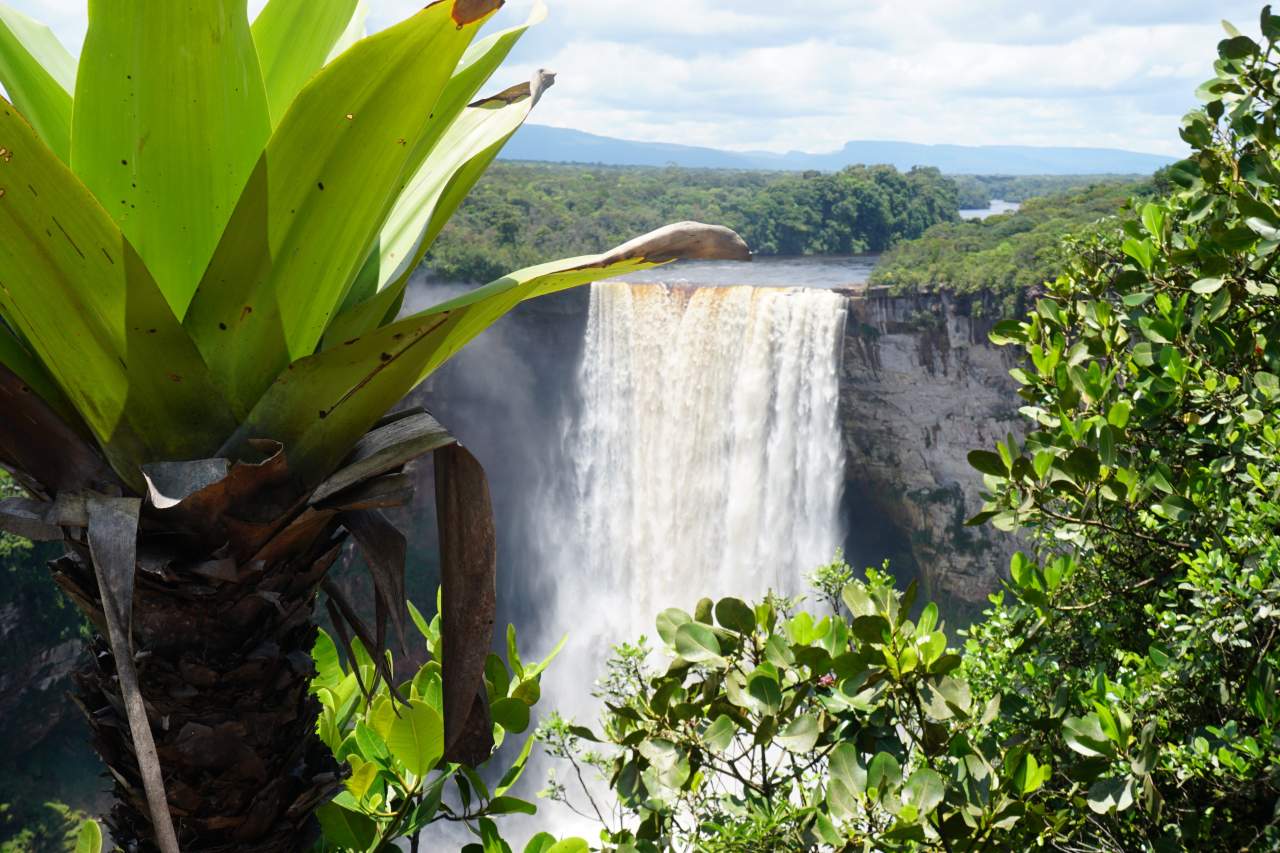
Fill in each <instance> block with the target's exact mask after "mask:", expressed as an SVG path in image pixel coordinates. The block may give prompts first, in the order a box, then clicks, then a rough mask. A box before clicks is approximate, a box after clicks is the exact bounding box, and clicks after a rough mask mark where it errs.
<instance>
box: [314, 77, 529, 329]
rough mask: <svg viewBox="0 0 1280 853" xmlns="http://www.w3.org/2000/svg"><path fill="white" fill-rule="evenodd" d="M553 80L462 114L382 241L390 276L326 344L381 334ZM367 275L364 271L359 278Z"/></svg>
mask: <svg viewBox="0 0 1280 853" xmlns="http://www.w3.org/2000/svg"><path fill="white" fill-rule="evenodd" d="M553 79H554V78H553V77H551V76H550V75H547V74H544V73H541V72H540V73H539V76H538V77H537V78H535V80H534V81H533V82H532V83H525V84H522V85H520V86H514V87H512V88H510V89H508V90H506V91H505V92H502V93H500V94H498V95H496V96H494V97H492V98H487V99H485V100H484V101H480V102H478V103H476V104H474V105H472V106H471V107H469V108H467V109H465V110H463V112H462V115H460V116H458V119H457V120H456V121H455V122H454V123H453V124H452V125H451V126H450V127H449V132H448V133H446V134H445V135H444V138H443V139H442V140H441V141H440V145H439V147H438V149H437V150H438V154H437V155H434V156H432V157H431V158H430V159H429V160H428V161H427V162H426V163H425V164H424V165H423V166H422V168H420V169H419V170H418V173H417V174H416V175H414V176H413V180H411V181H410V182H409V185H408V186H407V187H405V190H404V192H403V193H402V194H401V195H400V199H399V200H398V201H397V202H396V206H395V209H394V210H393V211H392V212H391V216H390V217H389V218H388V219H387V224H386V226H385V227H384V228H383V229H382V236H381V238H380V239H379V244H378V245H379V253H380V256H379V273H380V275H381V276H386V277H388V278H393V279H394V280H393V281H392V282H391V284H390V286H387V287H382V286H381V285H382V284H384V283H385V280H384V281H383V282H380V283H379V287H380V288H381V289H380V290H379V291H378V292H377V293H375V294H373V295H372V296H370V297H369V298H368V299H366V300H365V301H363V302H361V303H360V304H358V305H354V306H352V307H351V308H348V309H347V310H345V311H343V312H342V313H341V314H339V315H338V316H337V317H335V318H334V320H333V323H332V324H331V325H330V328H329V331H328V332H327V333H326V334H325V343H326V345H329V344H332V343H335V342H342V341H346V340H350V339H351V338H354V337H358V336H360V335H363V334H364V333H365V332H367V331H369V330H370V329H374V328H377V327H378V326H379V325H381V324H382V323H383V322H384V320H386V319H387V315H388V314H390V313H391V311H392V310H393V308H394V306H395V305H396V304H398V302H399V300H400V298H401V296H402V295H403V294H404V289H405V287H407V286H408V284H409V277H410V275H412V273H413V270H414V269H415V268H416V267H417V266H418V264H419V263H421V262H422V258H423V256H424V255H426V253H427V249H428V248H430V246H431V244H432V243H434V242H435V239H436V237H438V236H439V235H440V231H441V230H442V229H443V228H444V226H445V223H447V222H448V221H449V218H450V217H451V216H453V214H454V212H455V211H456V210H457V209H458V205H460V204H461V203H462V200H463V199H464V198H466V196H467V193H469V192H470V191H471V188H472V187H474V186H475V184H476V181H478V180H480V177H481V176H482V175H483V174H484V172H485V170H486V169H488V168H489V165H490V164H491V163H492V162H493V160H494V158H496V157H497V156H498V152H499V151H501V150H502V147H503V146H504V145H506V144H507V141H508V140H509V139H510V138H511V137H512V136H513V135H514V134H515V132H516V131H517V130H518V129H519V128H520V125H522V124H523V123H524V121H525V119H526V118H528V116H529V113H530V112H531V111H532V110H533V107H534V106H535V105H536V104H537V102H538V98H539V97H540V96H541V94H542V91H543V90H544V89H545V88H546V87H547V86H548V85H550V82H551V80H553ZM362 274H363V273H362Z"/></svg>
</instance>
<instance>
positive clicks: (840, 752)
mask: <svg viewBox="0 0 1280 853" xmlns="http://www.w3.org/2000/svg"><path fill="white" fill-rule="evenodd" d="M827 766H828V767H829V768H830V773H831V778H832V780H833V781H838V782H841V783H843V784H844V785H846V786H847V787H848V788H849V790H850V791H851V792H853V793H854V794H863V793H865V792H866V790H867V768H866V766H865V765H864V764H863V763H862V762H861V761H860V760H859V758H858V750H857V748H856V747H854V745H853V744H852V743H848V742H844V743H841V744H839V745H838V746H836V748H835V749H833V750H832V751H831V758H830V759H829V761H828V765H827Z"/></svg>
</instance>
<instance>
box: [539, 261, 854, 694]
mask: <svg viewBox="0 0 1280 853" xmlns="http://www.w3.org/2000/svg"><path fill="white" fill-rule="evenodd" d="M845 316H846V299H845V297H843V296H841V295H839V294H837V293H832V292H830V291H824V290H812V289H798V288H797V289H781V288H756V287H697V288H690V287H672V286H668V285H634V284H618V283H610V284H597V285H594V287H593V290H592V294H591V311H590V316H589V319H588V323H587V331H586V341H585V347H584V352H583V359H582V365H581V367H580V369H579V374H578V395H579V397H580V400H579V407H578V411H577V412H576V414H575V416H574V417H572V418H571V419H570V421H571V422H570V423H569V425H568V427H567V429H566V434H565V442H564V449H563V452H564V458H565V460H566V463H565V464H566V466H568V467H567V468H566V469H561V471H562V474H561V476H562V478H563V479H561V480H560V482H558V483H557V484H556V486H555V487H554V489H553V491H554V492H555V493H556V495H555V497H554V498H553V499H551V500H548V501H547V502H546V506H547V508H548V510H549V513H548V516H547V519H546V521H547V523H546V525H544V526H543V529H544V531H545V532H546V533H547V534H548V536H549V537H551V538H554V540H555V541H554V543H551V548H550V551H549V553H548V554H547V555H546V558H545V559H544V564H543V565H544V570H545V571H546V572H547V573H548V574H549V575H550V576H551V577H553V578H554V585H555V593H554V596H553V597H552V605H551V612H550V613H547V614H545V616H546V620H545V624H547V625H548V626H549V627H550V628H551V630H553V631H568V632H569V646H568V648H567V649H566V653H565V659H562V660H561V661H557V663H556V665H555V666H553V667H552V670H551V672H550V673H549V677H550V678H552V679H555V680H559V679H558V678H557V675H556V673H559V675H560V677H563V678H564V679H565V687H566V690H565V691H564V692H562V691H559V690H552V691H550V692H549V695H551V696H554V697H556V699H557V700H558V701H563V699H566V698H568V697H570V696H574V695H576V694H581V693H582V692H583V691H582V687H583V682H584V680H585V679H586V678H587V677H592V678H593V677H594V676H595V675H596V674H598V673H599V672H600V669H601V665H602V663H603V660H604V657H605V656H606V655H607V652H608V649H609V647H610V646H611V645H613V644H615V643H618V642H622V641H624V640H634V639H635V638H636V637H637V636H638V635H639V634H641V633H644V634H647V635H648V636H650V637H652V636H653V634H654V629H653V619H654V617H655V616H656V615H657V613H658V612H660V611H661V610H663V609H664V608H667V607H672V606H678V607H683V608H685V609H689V610H691V609H692V607H693V605H694V603H695V602H696V600H697V599H698V598H699V597H701V596H711V597H713V598H715V597H720V596H725V595H734V596H738V597H741V598H746V599H751V598H758V597H760V596H762V595H763V594H764V593H765V592H766V591H767V590H769V589H773V590H775V591H778V592H782V593H796V592H798V591H799V590H800V589H801V586H802V584H803V578H804V575H805V574H806V573H807V572H809V571H811V570H812V569H813V568H815V567H817V566H818V565H820V564H822V563H825V562H827V561H829V560H830V559H831V556H832V554H833V553H834V552H835V550H836V548H837V547H839V545H840V544H841V542H842V541H843V531H842V529H841V524H840V520H839V509H840V498H841V485H842V482H843V451H842V446H841V440H840V429H839V423H838V411H837V410H838V402H839V373H840V353H841V350H842V338H843V334H844V325H845ZM571 683H572V687H573V689H569V687H570V684H571ZM565 710H569V711H578V710H579V709H578V708H566V709H565ZM581 710H584V711H585V710H586V708H582V709H581Z"/></svg>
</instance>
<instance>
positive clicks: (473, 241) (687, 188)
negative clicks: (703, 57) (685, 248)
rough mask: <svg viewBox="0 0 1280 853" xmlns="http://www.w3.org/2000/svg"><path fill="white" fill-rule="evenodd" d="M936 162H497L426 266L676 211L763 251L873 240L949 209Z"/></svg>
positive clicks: (471, 272)
mask: <svg viewBox="0 0 1280 853" xmlns="http://www.w3.org/2000/svg"><path fill="white" fill-rule="evenodd" d="M958 209H959V208H958V200H957V194H956V188H955V185H954V184H953V183H952V182H951V181H950V179H948V178H945V177H943V176H942V174H941V173H939V172H938V171H937V170H936V169H913V170H911V171H910V172H905V173H904V172H898V171H897V170H896V169H894V168H892V167H890V166H869V167H868V166H851V167H849V168H847V169H844V170H842V171H840V172H835V173H827V172H805V173H794V172H749V171H741V172H738V171H723V170H711V169H675V168H671V169H647V168H622V167H607V166H560V165H548V164H532V163H497V164H495V165H494V166H493V167H492V168H491V169H490V171H489V174H488V175H486V177H485V178H484V179H482V180H481V181H480V183H479V184H477V186H476V188H475V190H474V191H472V193H471V195H470V197H468V199H467V201H466V202H465V203H464V204H463V205H462V207H461V208H460V209H459V211H458V213H457V215H456V216H454V218H453V220H452V221H451V222H450V224H449V226H448V227H447V228H446V229H445V230H444V232H443V233H442V234H441V237H440V241H439V242H438V243H437V244H436V246H435V248H434V249H432V251H431V253H430V254H429V255H428V256H427V265H428V267H429V268H430V270H431V273H432V275H433V276H434V277H437V278H442V279H448V280H456V281H486V280H488V279H489V278H492V277H493V276H495V275H499V274H501V272H503V271H505V270H506V269H507V268H508V265H509V264H517V265H518V264H522V263H537V262H539V261H541V260H542V259H543V258H544V257H545V256H547V255H548V254H550V255H556V254H568V255H572V254H581V253H583V252H586V251H589V250H590V249H589V247H591V246H594V245H603V244H599V243H598V241H601V240H603V241H605V244H609V241H611V240H613V241H615V242H616V238H619V237H620V236H621V235H626V234H630V233H633V232H634V230H635V229H637V228H639V229H645V228H649V227H651V226H652V225H653V224H654V223H658V224H660V223H662V222H666V221H670V219H671V218H672V217H674V218H676V219H698V220H701V221H708V222H721V223H724V224H725V225H727V226H729V227H730V228H733V229H734V230H736V231H737V232H738V233H740V234H741V235H742V236H743V239H745V240H746V241H747V244H748V245H749V246H751V248H752V250H753V251H755V252H757V253H759V254H764V255H834V254H857V253H861V252H880V251H883V250H885V249H887V248H889V247H890V246H892V245H894V244H895V243H898V242H899V241H901V240H908V239H911V238H913V237H918V236H920V235H921V234H923V233H924V232H925V230H926V229H927V228H928V227H929V226H931V225H934V224H936V223H939V222H949V221H952V220H954V219H955V218H956V215H957V210H958Z"/></svg>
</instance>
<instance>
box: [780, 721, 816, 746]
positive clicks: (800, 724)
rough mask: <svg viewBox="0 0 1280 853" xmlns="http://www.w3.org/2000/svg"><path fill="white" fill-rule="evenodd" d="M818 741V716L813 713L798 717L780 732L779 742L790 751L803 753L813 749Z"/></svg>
mask: <svg viewBox="0 0 1280 853" xmlns="http://www.w3.org/2000/svg"><path fill="white" fill-rule="evenodd" d="M817 742H818V718H817V717H815V716H814V715H812V714H805V715H804V716H802V717H796V718H795V719H794V720H792V721H791V722H790V723H788V724H787V725H786V727H785V728H783V730H782V731H780V732H778V743H780V744H782V747H783V748H784V749H786V750H787V751H789V752H795V753H799V754H801V755H803V754H805V753H808V752H809V751H811V750H812V749H813V746H814V744H816V743H817Z"/></svg>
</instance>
